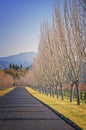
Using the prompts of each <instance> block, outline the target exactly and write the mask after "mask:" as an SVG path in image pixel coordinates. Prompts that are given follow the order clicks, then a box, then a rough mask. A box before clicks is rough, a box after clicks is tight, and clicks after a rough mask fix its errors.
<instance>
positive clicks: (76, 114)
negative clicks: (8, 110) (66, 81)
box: [26, 87, 86, 130]
mask: <svg viewBox="0 0 86 130" xmlns="http://www.w3.org/2000/svg"><path fill="white" fill-rule="evenodd" d="M26 89H27V91H29V92H30V93H31V94H32V95H33V96H35V97H36V98H37V99H39V100H41V101H42V102H44V103H45V104H47V105H49V106H50V107H52V108H53V109H55V110H56V111H58V112H59V113H61V114H63V115H64V116H65V117H67V118H69V119H70V120H71V121H73V122H74V123H75V124H77V125H78V126H79V127H81V128H82V129H83V130H86V104H84V103H81V105H79V106H78V105H76V102H75V101H74V102H72V103H70V102H69V101H68V100H63V101H62V100H61V99H57V98H56V97H54V98H53V97H50V96H46V95H44V94H40V93H39V92H38V91H35V90H33V89H31V88H29V87H26Z"/></svg>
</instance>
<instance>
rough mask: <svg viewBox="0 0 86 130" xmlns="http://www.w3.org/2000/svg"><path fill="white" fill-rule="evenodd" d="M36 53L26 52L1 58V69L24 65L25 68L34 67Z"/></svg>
mask: <svg viewBox="0 0 86 130" xmlns="http://www.w3.org/2000/svg"><path fill="white" fill-rule="evenodd" d="M36 55H37V54H36V53H35V52H25V53H19V54H16V55H12V56H8V57H0V69H5V68H8V67H9V64H17V65H22V66H23V67H24V68H26V67H29V66H30V65H32V62H33V60H34V58H35V57H36Z"/></svg>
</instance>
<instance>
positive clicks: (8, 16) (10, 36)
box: [0, 0, 53, 57]
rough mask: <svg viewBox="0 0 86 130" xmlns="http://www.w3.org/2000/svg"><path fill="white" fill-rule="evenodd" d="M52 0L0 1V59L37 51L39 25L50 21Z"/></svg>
mask: <svg viewBox="0 0 86 130" xmlns="http://www.w3.org/2000/svg"><path fill="white" fill-rule="evenodd" d="M52 8H53V0H0V57H4V56H9V55H14V54H18V53H21V52H29V51H34V52H37V51H38V46H39V39H40V25H41V24H42V23H43V22H44V21H45V22H46V21H48V22H50V21H51V19H52Z"/></svg>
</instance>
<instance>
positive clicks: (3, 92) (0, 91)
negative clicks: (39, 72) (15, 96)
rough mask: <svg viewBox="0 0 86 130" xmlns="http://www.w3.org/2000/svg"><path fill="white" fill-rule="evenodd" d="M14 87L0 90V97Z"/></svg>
mask: <svg viewBox="0 0 86 130" xmlns="http://www.w3.org/2000/svg"><path fill="white" fill-rule="evenodd" d="M14 88H15V87H11V88H7V89H5V90H0V97H1V96H4V95H6V94H7V93H9V92H11V91H12V90H13V89H14Z"/></svg>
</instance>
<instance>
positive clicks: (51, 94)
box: [50, 86, 52, 97]
mask: <svg viewBox="0 0 86 130" xmlns="http://www.w3.org/2000/svg"><path fill="white" fill-rule="evenodd" d="M51 96H52V87H51V86H50V97H51Z"/></svg>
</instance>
